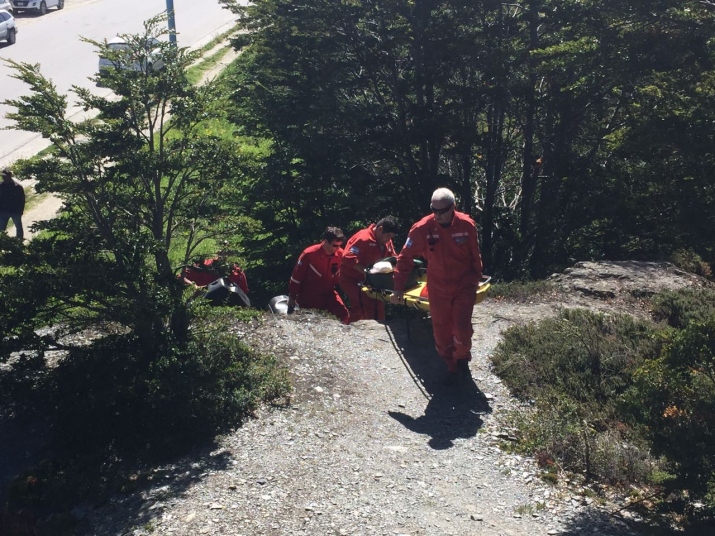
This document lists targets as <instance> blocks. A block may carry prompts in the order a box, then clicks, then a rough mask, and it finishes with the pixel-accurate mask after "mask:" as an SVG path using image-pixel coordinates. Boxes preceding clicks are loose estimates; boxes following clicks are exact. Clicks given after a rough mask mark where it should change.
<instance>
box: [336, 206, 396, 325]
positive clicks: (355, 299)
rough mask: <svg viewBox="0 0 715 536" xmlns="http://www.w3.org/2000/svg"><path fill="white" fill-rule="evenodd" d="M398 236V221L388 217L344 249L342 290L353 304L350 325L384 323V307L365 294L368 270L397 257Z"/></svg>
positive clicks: (352, 240) (363, 230) (380, 302)
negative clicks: (366, 322)
mask: <svg viewBox="0 0 715 536" xmlns="http://www.w3.org/2000/svg"><path fill="white" fill-rule="evenodd" d="M396 232H397V221H396V220H395V218H393V217H392V216H386V217H385V218H382V219H381V220H380V221H378V222H377V223H375V224H373V225H370V227H368V228H366V229H362V230H360V231H358V232H357V233H355V234H354V235H353V236H352V237H351V238H350V240H348V243H347V244H346V245H345V253H344V254H343V262H342V264H341V265H340V288H341V289H343V291H344V292H345V294H347V296H348V299H349V300H350V322H355V321H357V320H363V319H367V320H385V304H384V303H383V302H382V301H380V300H374V299H372V298H370V297H369V296H368V295H367V294H365V293H364V292H362V290H361V287H360V283H362V282H363V281H365V270H366V269H368V268H369V267H370V266H372V265H373V264H375V262H377V261H379V260H380V259H384V258H385V257H392V256H394V255H395V247H394V246H393V244H392V238H393V237H394V236H395V233H396Z"/></svg>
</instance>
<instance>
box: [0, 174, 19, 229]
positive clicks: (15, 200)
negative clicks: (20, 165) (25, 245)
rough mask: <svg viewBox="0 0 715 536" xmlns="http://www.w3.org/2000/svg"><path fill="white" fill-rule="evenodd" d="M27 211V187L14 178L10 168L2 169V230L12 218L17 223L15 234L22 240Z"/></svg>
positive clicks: (0, 184)
mask: <svg viewBox="0 0 715 536" xmlns="http://www.w3.org/2000/svg"><path fill="white" fill-rule="evenodd" d="M24 212H25V189H24V188H23V187H22V185H21V184H20V183H19V182H17V181H16V180H15V179H13V178H12V171H10V170H9V169H8V168H5V169H3V170H2V182H0V232H5V229H6V228H7V222H8V221H9V220H10V219H12V223H13V224H15V236H17V237H18V238H19V239H20V240H22V239H23V238H24V236H25V235H24V229H23V228H22V214H23V213H24Z"/></svg>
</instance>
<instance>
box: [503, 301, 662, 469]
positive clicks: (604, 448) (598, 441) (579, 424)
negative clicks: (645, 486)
mask: <svg viewBox="0 0 715 536" xmlns="http://www.w3.org/2000/svg"><path fill="white" fill-rule="evenodd" d="M657 333H658V332H657V329H656V327H655V326H654V325H652V324H650V323H647V322H643V321H639V320H636V319H634V318H633V317H631V316H628V315H604V314H597V313H592V312H589V311H586V310H580V309H577V310H562V311H561V312H560V313H559V315H558V316H557V317H555V318H550V319H546V320H544V321H542V322H541V323H539V324H529V325H526V326H518V327H514V328H511V329H509V330H508V331H507V332H506V333H505V334H504V339H503V341H502V342H501V343H500V344H499V346H498V347H497V349H496V350H495V353H494V355H493V356H492V361H493V363H494V367H495V370H496V373H497V374H498V375H499V376H500V377H501V378H503V380H504V382H505V383H506V384H507V385H508V386H509V388H510V389H511V390H512V392H513V393H514V394H515V395H517V396H518V397H519V398H521V399H522V400H529V401H532V402H533V405H534V407H535V410H536V415H534V416H532V417H529V418H524V419H521V420H520V421H519V425H518V427H519V435H520V438H521V440H522V444H523V448H524V449H525V450H526V451H530V452H534V453H537V454H538V455H539V456H540V457H541V458H543V459H547V460H553V461H554V462H555V463H558V464H559V465H560V466H561V467H563V468H564V469H568V470H570V471H575V472H579V473H584V474H586V476H587V477H595V478H598V479H599V480H604V481H608V482H633V481H643V480H646V479H647V478H648V475H649V474H650V473H651V472H652V471H653V470H654V469H656V468H657V467H658V464H657V462H656V460H653V459H650V458H649V456H648V455H647V448H646V446H645V445H644V444H643V442H642V441H639V440H638V438H637V437H636V436H635V435H634V434H633V433H632V430H631V429H629V428H628V427H627V426H625V425H624V424H623V422H622V420H623V419H622V417H621V415H620V414H619V412H618V403H619V401H620V398H621V396H622V395H623V394H624V393H625V392H626V391H627V389H628V388H629V387H630V386H631V377H632V374H633V373H634V371H635V370H637V369H638V367H640V366H641V365H642V364H643V363H644V362H645V361H647V360H649V359H654V358H655V357H657V355H658V353H659V349H660V346H661V344H662V342H661V339H660V338H659V337H657ZM624 445H625V446H624Z"/></svg>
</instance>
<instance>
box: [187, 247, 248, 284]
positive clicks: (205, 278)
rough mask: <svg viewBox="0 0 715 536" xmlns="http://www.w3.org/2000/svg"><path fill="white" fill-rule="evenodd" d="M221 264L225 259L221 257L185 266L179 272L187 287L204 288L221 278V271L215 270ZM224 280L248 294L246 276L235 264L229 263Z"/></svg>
mask: <svg viewBox="0 0 715 536" xmlns="http://www.w3.org/2000/svg"><path fill="white" fill-rule="evenodd" d="M221 262H225V258H222V257H221V255H219V256H218V257H213V258H209V259H204V260H203V261H200V262H196V263H194V264H193V265H191V266H186V267H185V268H184V269H183V270H182V271H181V278H182V280H183V281H184V283H186V284H187V285H193V286H194V287H197V288H204V287H206V286H207V285H208V284H209V283H213V282H214V281H216V280H217V279H218V278H219V277H221V270H219V269H218V268H217V266H218V265H219V264H220V263H221ZM226 278H227V279H228V280H229V281H231V282H232V283H234V284H235V285H236V286H238V288H240V289H241V290H242V291H243V292H245V293H246V294H248V280H247V279H246V274H245V273H244V272H243V270H241V268H240V267H239V266H238V265H237V264H235V263H231V264H230V265H229V266H228V273H227V274H226Z"/></svg>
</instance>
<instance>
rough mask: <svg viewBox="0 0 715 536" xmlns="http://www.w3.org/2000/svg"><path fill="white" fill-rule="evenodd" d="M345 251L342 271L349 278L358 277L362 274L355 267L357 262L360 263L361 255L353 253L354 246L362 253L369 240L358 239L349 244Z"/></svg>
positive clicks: (341, 264)
mask: <svg viewBox="0 0 715 536" xmlns="http://www.w3.org/2000/svg"><path fill="white" fill-rule="evenodd" d="M349 246H350V247H346V248H345V250H344V251H343V260H342V261H341V263H340V271H341V272H342V274H343V275H344V276H345V277H347V278H348V279H358V278H359V276H360V274H359V273H358V271H357V270H356V269H355V265H356V264H360V257H358V255H356V254H355V253H353V252H352V251H351V250H352V248H356V249H357V250H358V251H359V252H360V253H363V252H364V251H365V249H366V248H367V241H365V240H360V239H357V240H355V241H354V242H351V243H350V244H349Z"/></svg>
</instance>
